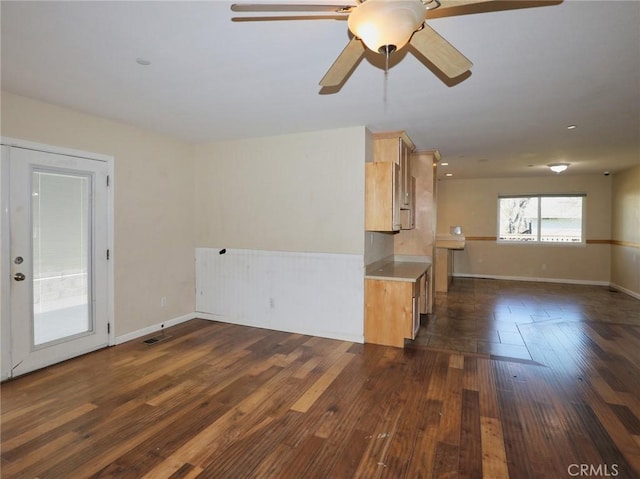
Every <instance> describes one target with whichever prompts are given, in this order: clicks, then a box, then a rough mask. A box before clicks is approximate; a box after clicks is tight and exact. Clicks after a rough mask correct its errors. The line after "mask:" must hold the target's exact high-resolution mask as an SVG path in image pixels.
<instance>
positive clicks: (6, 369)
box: [0, 137, 116, 381]
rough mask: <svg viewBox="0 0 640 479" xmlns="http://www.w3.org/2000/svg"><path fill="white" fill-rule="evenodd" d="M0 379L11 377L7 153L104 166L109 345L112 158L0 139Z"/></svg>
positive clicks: (111, 341)
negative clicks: (75, 159)
mask: <svg viewBox="0 0 640 479" xmlns="http://www.w3.org/2000/svg"><path fill="white" fill-rule="evenodd" d="M0 140H1V141H0V148H2V155H1V156H0V158H1V159H0V258H2V260H1V261H0V350H1V351H2V354H1V356H0V380H2V381H4V380H6V379H9V378H10V377H11V364H12V356H11V353H12V351H11V244H10V238H11V230H10V228H11V226H10V218H9V211H10V209H9V206H10V205H9V203H10V190H9V188H10V183H9V151H10V148H11V147H18V148H25V149H29V150H36V151H42V152H44V153H54V154H59V155H67V156H75V157H79V158H86V159H89V160H97V161H103V162H105V163H106V165H107V171H108V175H109V185H108V188H107V248H108V249H109V261H107V298H106V299H107V321H108V323H109V325H110V328H109V335H108V336H109V346H113V345H114V344H115V327H114V307H115V295H114V286H115V281H114V265H115V258H116V255H115V251H114V228H113V205H114V201H113V200H114V163H115V161H114V157H113V156H109V155H104V154H101V153H91V152H87V151H81V150H75V149H71V148H64V147H58V146H52V145H45V144H42V143H35V142H32V141H26V140H20V139H16V138H7V137H0Z"/></svg>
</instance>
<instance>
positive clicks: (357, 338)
mask: <svg viewBox="0 0 640 479" xmlns="http://www.w3.org/2000/svg"><path fill="white" fill-rule="evenodd" d="M194 317H196V318H198V319H206V320H208V321H220V322H221V323H229V324H237V325H240V326H249V327H253V328H263V329H269V330H271V331H282V332H285V333H295V334H303V335H305V336H316V337H319V338H327V339H337V340H339V341H349V342H351V343H361V344H362V343H364V336H363V335H358V334H347V333H343V332H333V331H326V330H324V329H318V330H312V329H309V328H305V327H304V326H301V327H296V329H295V331H294V330H293V329H282V328H281V327H279V328H278V329H274V328H270V327H268V326H264V325H262V324H249V323H247V322H246V321H244V322H243V321H242V320H241V319H240V318H236V317H233V316H224V315H221V314H211V313H198V312H197V313H194Z"/></svg>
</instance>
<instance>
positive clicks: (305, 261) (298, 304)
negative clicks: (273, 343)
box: [196, 248, 364, 343]
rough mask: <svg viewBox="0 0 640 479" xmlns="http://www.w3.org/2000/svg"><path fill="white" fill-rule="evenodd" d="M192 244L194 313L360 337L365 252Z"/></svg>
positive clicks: (353, 338) (317, 333)
mask: <svg viewBox="0 0 640 479" xmlns="http://www.w3.org/2000/svg"><path fill="white" fill-rule="evenodd" d="M220 252H221V248H197V249H196V315H197V316H198V317H201V318H205V319H213V320H216V321H224V322H229V323H234V324H242V325H246V326H254V327H258V328H266V329H274V330H278V331H288V332H294V333H300V334H308V335H312V336H320V337H325V338H333V339H341V340H346V341H353V342H359V343H362V342H364V256H363V255H355V254H328V253H292V252H282V251H256V250H242V249H226V252H225V253H224V254H220Z"/></svg>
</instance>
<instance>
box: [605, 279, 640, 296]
mask: <svg viewBox="0 0 640 479" xmlns="http://www.w3.org/2000/svg"><path fill="white" fill-rule="evenodd" d="M609 286H610V287H611V288H613V289H615V290H618V291H620V292H622V293H625V294H628V295H629V296H631V297H633V298H636V299H640V293H636V292H635V291H631V290H630V289H627V288H623V287H622V286H619V285H617V284H614V283H611V284H610V285H609Z"/></svg>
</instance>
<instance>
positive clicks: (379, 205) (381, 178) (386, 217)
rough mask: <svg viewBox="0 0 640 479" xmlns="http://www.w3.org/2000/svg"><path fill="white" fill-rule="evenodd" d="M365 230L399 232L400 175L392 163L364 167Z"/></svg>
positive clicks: (372, 164)
mask: <svg viewBox="0 0 640 479" xmlns="http://www.w3.org/2000/svg"><path fill="white" fill-rule="evenodd" d="M364 223H365V229H366V230H367V231H399V230H400V226H401V224H400V174H399V166H398V165H397V164H396V163H393V162H383V163H367V164H366V165H365V221H364Z"/></svg>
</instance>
